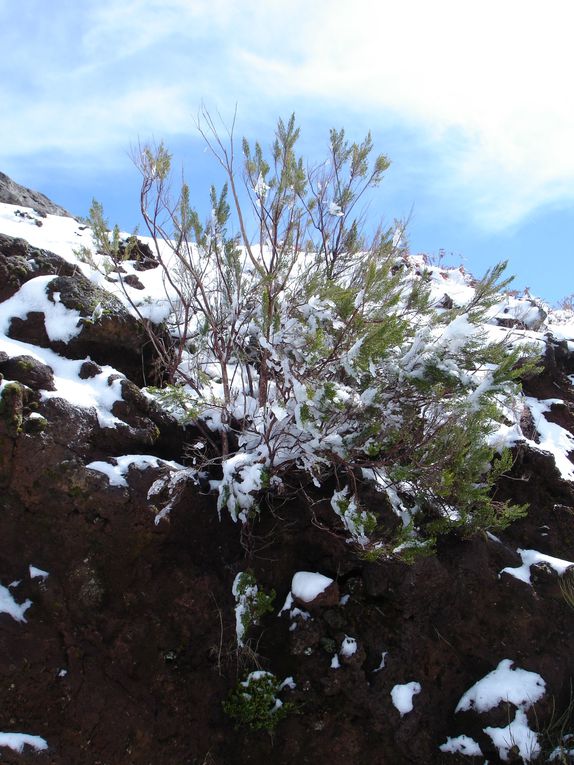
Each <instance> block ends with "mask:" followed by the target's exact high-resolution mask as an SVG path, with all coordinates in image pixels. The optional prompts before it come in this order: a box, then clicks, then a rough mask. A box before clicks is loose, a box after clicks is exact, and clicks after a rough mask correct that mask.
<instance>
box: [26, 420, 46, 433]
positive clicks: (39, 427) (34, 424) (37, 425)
mask: <svg viewBox="0 0 574 765" xmlns="http://www.w3.org/2000/svg"><path fill="white" fill-rule="evenodd" d="M47 425H48V420H47V419H46V418H45V417H28V419H27V420H26V421H25V423H24V431H25V432H26V433H28V434H30V435H33V434H34V433H42V432H43V431H44V430H46V426H47Z"/></svg>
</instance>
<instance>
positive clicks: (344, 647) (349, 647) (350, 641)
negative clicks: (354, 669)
mask: <svg viewBox="0 0 574 765" xmlns="http://www.w3.org/2000/svg"><path fill="white" fill-rule="evenodd" d="M339 651H340V654H341V656H345V657H346V658H349V657H350V656H353V654H355V653H356V652H357V641H356V640H355V638H352V637H349V636H348V635H345V637H344V638H343V642H342V643H341V648H340V649H339Z"/></svg>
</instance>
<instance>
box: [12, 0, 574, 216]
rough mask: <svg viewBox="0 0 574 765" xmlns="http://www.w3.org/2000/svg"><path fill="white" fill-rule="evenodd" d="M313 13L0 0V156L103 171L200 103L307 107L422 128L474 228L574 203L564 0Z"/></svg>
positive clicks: (255, 2)
mask: <svg viewBox="0 0 574 765" xmlns="http://www.w3.org/2000/svg"><path fill="white" fill-rule="evenodd" d="M310 5H311V8H309V7H308V6H309V4H308V3H304V2H303V0H291V2H290V3H288V4H287V3H285V2H283V1H282V0H281V1H279V0H267V1H266V2H263V0H245V1H244V2H242V3H237V2H234V1H233V0H209V1H208V0H161V2H160V0H124V1H123V2H121V3H120V2H118V0H99V1H98V2H95V0H86V1H85V2H84V3H73V2H67V1H66V0H64V1H63V2H59V3H57V4H53V5H52V4H50V5H46V4H45V3H44V2H43V0H29V1H28V2H27V4H26V6H25V7H26V10H25V11H23V10H22V7H19V8H16V7H15V6H13V4H11V3H7V2H2V1H1V0H0V30H1V31H0V46H1V47H2V49H3V50H4V51H8V55H5V56H4V57H3V61H2V63H0V82H1V83H2V84H1V85H0V97H1V99H2V104H3V109H2V112H1V113H0V133H1V135H2V141H1V142H0V159H2V157H6V156H11V157H14V156H16V155H19V156H25V155H27V154H31V153H37V152H54V153H57V154H58V156H59V157H61V156H62V155H65V156H69V157H70V160H71V161H76V162H78V163H79V164H81V163H82V162H84V163H90V162H91V163H95V162H101V161H102V160H101V158H102V157H108V158H109V161H113V157H115V156H117V153H118V152H125V150H126V147H127V146H129V144H130V143H131V142H133V141H134V140H137V136H138V135H143V136H147V135H151V134H155V135H156V136H164V137H166V138H167V139H168V140H169V136H170V135H178V134H182V133H186V132H189V131H190V130H191V127H192V116H193V114H194V112H195V111H196V109H197V106H198V104H199V103H200V101H201V100H202V99H205V100H207V102H208V103H209V104H210V105H211V106H213V107H214V108H221V109H222V110H223V112H224V113H227V114H229V113H230V112H231V110H232V109H233V106H234V104H235V103H236V102H238V103H239V104H240V110H241V117H242V123H245V122H246V123H248V124H251V125H253V124H254V123H256V122H257V121H258V119H261V118H263V117H264V118H265V119H268V118H269V117H270V116H271V115H272V114H277V113H285V112H286V111H290V110H291V109H293V108H299V106H301V105H302V106H303V111H304V112H305V116H306V118H307V119H309V120H312V121H313V120H314V121H317V122H323V121H324V119H325V114H326V113H330V114H335V115H341V116H342V117H343V118H344V117H345V116H347V117H348V116H349V115H356V116H357V118H359V117H360V118H361V119H362V120H364V121H365V123H370V124H371V126H372V127H373V129H374V130H376V129H377V127H378V126H380V125H388V124H389V122H391V123H394V124H395V125H402V126H403V127H406V128H408V129H409V130H410V131H411V132H412V131H417V132H418V134H419V135H420V136H421V137H422V138H421V140H423V139H424V140H426V142H427V144H428V145H429V147H430V148H429V151H431V153H432V155H433V157H434V159H435V162H436V165H435V173H434V180H429V181H428V182H429V183H432V184H433V188H434V193H436V194H437V195H441V196H442V197H444V198H447V197H451V198H453V199H456V200H459V201H460V203H461V204H464V205H465V206H466V207H467V209H470V210H472V215H473V216H474V219H475V221H476V222H477V223H478V224H479V225H481V226H483V227H485V228H488V229H492V230H494V229H497V228H502V227H505V226H509V225H512V224H515V223H517V222H519V221H520V220H521V219H523V218H524V217H525V216H527V215H528V214H529V213H530V212H532V211H534V210H535V209H537V208H539V207H541V206H544V205H561V204H566V203H569V202H571V201H572V199H573V198H574V154H573V153H572V152H571V149H570V144H571V137H572V135H573V132H574V130H573V129H574V103H573V96H572V92H571V84H570V81H569V80H570V75H571V72H572V70H573V66H572V65H573V63H574V62H573V58H574V49H573V48H572V46H571V42H570V39H569V38H570V30H571V24H570V14H571V5H570V2H569V0H554V2H552V3H550V4H547V5H546V6H545V7H544V11H542V6H541V5H540V3H539V2H533V1H532V0H521V1H519V0H505V2H502V3H501V2H499V0H498V1H497V2H494V0H482V2H476V1H475V0H469V2H460V0H435V2H433V3H429V2H427V0H403V2H401V3H395V2H381V3H379V4H378V5H376V6H374V4H373V3H372V2H370V0H354V2H353V3H351V4H350V3H348V2H344V1H343V0H330V2H327V1H326V0H316V2H314V3H312V4H310ZM344 121H345V120H344V119H338V120H337V122H338V124H342V123H344Z"/></svg>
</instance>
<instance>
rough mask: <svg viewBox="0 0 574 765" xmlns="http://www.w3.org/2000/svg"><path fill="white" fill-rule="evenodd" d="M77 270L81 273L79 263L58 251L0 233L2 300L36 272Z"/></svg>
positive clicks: (0, 295)
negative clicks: (64, 257) (50, 250)
mask: <svg viewBox="0 0 574 765" xmlns="http://www.w3.org/2000/svg"><path fill="white" fill-rule="evenodd" d="M76 273H79V271H78V269H77V268H76V266H75V265H73V264H72V263H68V262H67V261H66V260H64V259H63V258H61V257H60V256H59V255H55V254H54V253H53V252H49V251H48V250H42V249H39V248H37V247H32V246H31V245H30V244H28V242H26V241H25V240H24V239H18V238H15V237H12V236H7V235H6V234H0V302H2V301H3V300H7V299H8V298H9V297H11V296H12V295H14V294H15V293H16V292H17V291H18V290H19V288H20V287H21V286H22V285H23V284H24V283H25V282H27V281H29V280H30V279H34V277H36V276H47V275H49V274H54V276H56V275H58V274H61V275H62V276H72V275H74V274H76Z"/></svg>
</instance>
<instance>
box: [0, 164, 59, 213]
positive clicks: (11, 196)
mask: <svg viewBox="0 0 574 765" xmlns="http://www.w3.org/2000/svg"><path fill="white" fill-rule="evenodd" d="M0 202H4V203H5V204H9V205H22V207H31V208H32V209H33V210H35V211H36V212H37V213H40V215H44V216H45V215H62V216H64V217H67V218H73V217H74V216H73V215H71V214H70V213H69V212H68V211H67V210H64V208H63V207H60V205H57V204H54V202H52V200H51V199H48V197H47V196H45V194H41V193H40V192H39V191H32V189H28V188H26V186H21V185H20V184H19V183H16V181H13V180H12V178H10V177H9V176H7V175H5V174H4V173H0Z"/></svg>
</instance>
